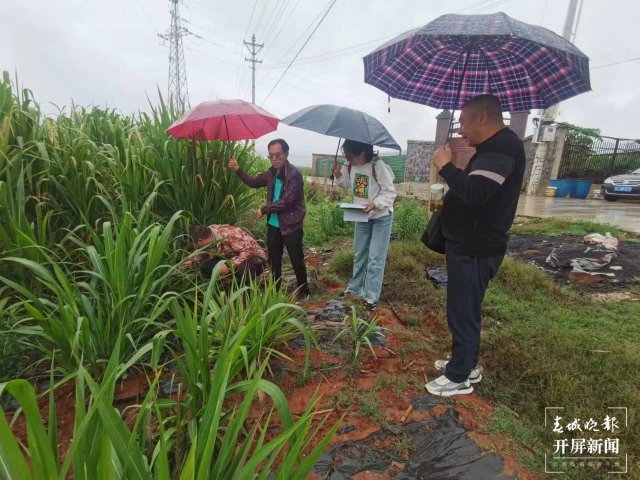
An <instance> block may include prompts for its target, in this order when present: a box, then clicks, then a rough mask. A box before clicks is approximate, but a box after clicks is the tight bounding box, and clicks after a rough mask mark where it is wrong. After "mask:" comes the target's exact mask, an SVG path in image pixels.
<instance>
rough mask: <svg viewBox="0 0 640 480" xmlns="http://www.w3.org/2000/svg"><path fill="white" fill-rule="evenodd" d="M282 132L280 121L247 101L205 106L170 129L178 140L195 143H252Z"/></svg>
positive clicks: (211, 103) (229, 101)
mask: <svg viewBox="0 0 640 480" xmlns="http://www.w3.org/2000/svg"><path fill="white" fill-rule="evenodd" d="M276 128H278V119H277V118H276V117H274V116H273V115H271V114H270V113H269V112H267V111H266V110H264V109H262V108H260V107H258V106H257V105H254V104H253V103H249V102H245V101H244V100H220V101H217V102H202V103H201V104H200V105H198V106H197V107H194V108H192V109H191V110H189V111H188V112H186V113H185V114H184V115H182V116H181V117H180V118H178V119H177V120H176V121H175V122H173V124H172V125H171V126H170V127H169V128H168V129H167V133H169V135H172V136H173V137H175V138H189V139H192V140H222V141H224V142H229V141H236V140H250V139H255V138H258V137H261V136H262V135H265V134H267V133H269V132H273V131H274V130H275V129H276Z"/></svg>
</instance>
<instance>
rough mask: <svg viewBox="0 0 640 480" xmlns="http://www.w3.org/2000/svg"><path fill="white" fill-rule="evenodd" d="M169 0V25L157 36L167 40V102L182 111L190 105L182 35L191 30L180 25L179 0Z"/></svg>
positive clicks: (179, 111)
mask: <svg viewBox="0 0 640 480" xmlns="http://www.w3.org/2000/svg"><path fill="white" fill-rule="evenodd" d="M169 1H170V2H171V26H170V27H169V30H168V31H167V33H164V34H160V33H159V34H158V36H159V37H160V38H162V39H163V40H164V41H165V42H169V103H170V104H173V105H174V106H175V107H176V109H177V110H178V113H182V112H184V111H185V110H186V109H187V108H189V106H190V105H189V90H188V87H187V69H186V66H185V62H184V50H183V49H182V37H184V36H186V35H190V34H191V32H189V31H188V30H187V29H186V28H184V27H183V26H182V23H181V19H180V12H179V10H178V2H179V1H180V0H169ZM165 44H166V43H165Z"/></svg>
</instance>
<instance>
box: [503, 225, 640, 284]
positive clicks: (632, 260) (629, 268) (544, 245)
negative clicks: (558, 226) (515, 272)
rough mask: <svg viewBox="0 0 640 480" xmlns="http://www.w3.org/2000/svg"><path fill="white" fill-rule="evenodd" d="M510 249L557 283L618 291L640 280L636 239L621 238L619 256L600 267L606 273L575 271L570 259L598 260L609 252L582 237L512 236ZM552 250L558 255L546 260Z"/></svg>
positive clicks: (639, 253)
mask: <svg viewBox="0 0 640 480" xmlns="http://www.w3.org/2000/svg"><path fill="white" fill-rule="evenodd" d="M507 250H508V253H509V254H510V255H511V256H513V257H515V258H517V259H519V260H522V261H523V262H527V263H530V264H532V265H535V266H536V267H538V268H540V269H542V270H543V271H544V272H546V273H547V274H548V275H549V276H551V277H552V278H554V279H555V281H556V282H557V283H559V284H572V285H574V286H575V287H576V288H578V289H581V290H587V291H597V292H612V291H618V290H623V289H625V288H626V287H627V286H628V284H629V283H630V282H633V281H638V279H640V243H636V242H631V241H624V240H621V241H620V244H619V247H618V256H617V257H616V258H614V259H613V260H612V261H611V263H610V264H609V265H607V266H605V267H603V268H602V269H600V270H597V273H604V274H607V275H590V274H583V273H577V272H572V270H573V268H572V266H571V260H573V259H576V258H589V259H599V258H602V257H603V256H605V255H606V254H607V253H608V252H607V251H603V250H598V249H595V248H594V246H593V245H587V244H585V243H584V239H583V237H581V236H573V235H560V236H548V235H539V234H520V235H512V236H511V238H510V239H509V244H508V246H507ZM552 252H553V257H555V258H551V259H549V260H548V261H547V259H548V258H549V255H550V254H551V253H552ZM611 267H613V268H611Z"/></svg>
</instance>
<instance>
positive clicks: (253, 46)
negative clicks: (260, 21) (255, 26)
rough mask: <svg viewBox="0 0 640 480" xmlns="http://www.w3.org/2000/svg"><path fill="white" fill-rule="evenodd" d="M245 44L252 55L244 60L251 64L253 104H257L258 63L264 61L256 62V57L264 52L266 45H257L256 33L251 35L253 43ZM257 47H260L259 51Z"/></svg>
mask: <svg viewBox="0 0 640 480" xmlns="http://www.w3.org/2000/svg"><path fill="white" fill-rule="evenodd" d="M244 44H245V46H246V47H247V49H248V50H249V53H250V54H251V58H246V57H245V59H244V61H245V62H251V73H252V77H251V103H256V63H262V60H256V55H257V54H258V53H259V52H260V50H262V47H264V44H260V43H256V35H255V33H254V34H253V35H251V41H250V42H247V41H245V42H244ZM249 47H251V48H249ZM256 47H258V49H257V50H256Z"/></svg>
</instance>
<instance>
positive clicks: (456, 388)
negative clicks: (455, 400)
mask: <svg viewBox="0 0 640 480" xmlns="http://www.w3.org/2000/svg"><path fill="white" fill-rule="evenodd" d="M424 387H425V388H426V389H427V392H429V393H431V394H433V395H439V396H441V397H450V396H451V395H466V394H468V393H471V392H473V387H472V386H471V384H470V383H469V380H468V379H467V380H465V381H464V382H462V383H456V382H452V381H451V380H449V379H448V378H447V377H445V376H444V375H442V376H440V377H438V378H436V379H435V380H432V381H430V382H429V383H427V384H426V385H425V386H424Z"/></svg>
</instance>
